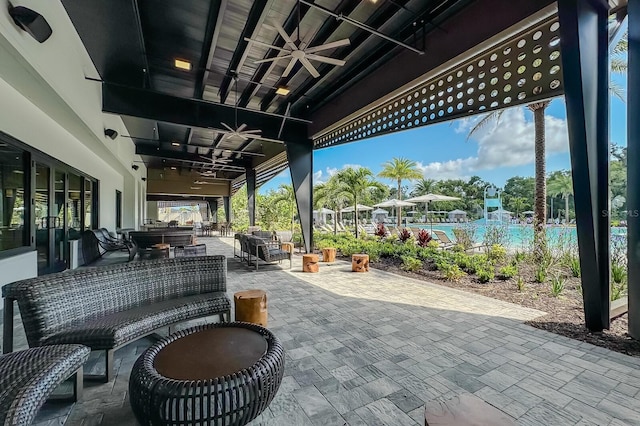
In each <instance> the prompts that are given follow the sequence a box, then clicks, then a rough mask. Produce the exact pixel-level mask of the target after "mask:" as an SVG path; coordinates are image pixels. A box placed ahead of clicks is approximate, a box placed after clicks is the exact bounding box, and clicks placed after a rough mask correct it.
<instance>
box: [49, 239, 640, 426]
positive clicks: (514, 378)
mask: <svg viewBox="0 0 640 426" xmlns="http://www.w3.org/2000/svg"><path fill="white" fill-rule="evenodd" d="M200 240H201V242H206V243H207V246H208V253H209V254H225V255H227V256H228V258H229V259H228V266H229V274H228V278H229V295H230V297H232V295H233V293H234V292H236V291H238V290H242V289H249V288H260V289H264V290H266V291H267V294H268V304H269V328H270V329H271V330H272V331H273V333H274V334H275V335H276V336H278V337H279V338H280V340H281V341H282V342H283V344H284V346H285V348H286V370H285V377H284V380H283V382H282V385H281V387H280V390H279V392H278V395H277V396H276V398H275V399H274V401H273V402H272V403H271V405H270V406H269V408H268V409H267V411H265V412H264V413H263V414H262V415H261V416H260V417H259V418H258V419H256V420H255V421H254V422H252V423H251V425H254V426H256V425H270V426H271V425H274V426H275V425H278V426H287V425H292V426H294V425H295V426H303V425H323V426H330V425H340V426H344V425H350V426H356V425H390V426H391V425H394V426H395V425H422V424H424V417H423V406H424V403H425V402H427V401H431V400H434V399H439V398H444V399H446V398H450V397H452V396H455V395H459V394H461V393H467V392H470V393H474V394H475V395H477V396H478V397H480V398H482V399H483V400H485V401H486V402H488V403H489V404H491V405H494V406H495V407H497V408H499V409H500V410H503V411H504V412H506V413H507V414H509V415H510V416H512V417H513V418H514V419H516V420H517V423H518V424H520V425H553V426H560V425H623V424H630V425H640V359H638V358H632V357H628V356H625V355H621V354H618V353H615V352H611V351H609V350H607V349H604V348H600V347H596V346H592V345H590V344H587V343H583V342H579V341H575V340H572V339H568V338H565V337H562V336H558V335H554V334H551V333H548V332H545V331H542V330H538V329H535V328H532V327H529V326H527V325H524V324H523V321H525V320H528V319H531V318H535V317H536V316H539V315H543V314H544V313H543V312H540V311H536V310H533V309H527V308H523V307H520V306H517V305H513V304H510V303H506V302H502V301H498V300H494V299H490V298H486V297H483V296H480V295H476V294H473V293H465V292H462V291H456V290H453V289H450V288H445V287H441V286H438V285H433V284H428V283H424V282H422V281H416V280H413V279H409V278H405V277H401V276H397V275H393V274H389V273H386V272H382V271H377V270H373V269H372V270H371V271H370V272H369V273H367V274H355V273H352V272H351V267H350V264H347V263H346V262H336V263H335V264H333V265H327V264H321V265H320V272H319V273H318V274H303V273H302V272H300V271H301V256H295V258H294V263H293V268H292V269H291V270H290V271H289V270H288V269H287V268H288V262H286V261H285V262H283V263H282V268H281V267H280V266H278V265H272V266H265V267H264V268H263V267H262V266H261V267H260V271H258V272H253V269H252V268H248V267H247V266H246V265H245V264H242V263H240V261H239V260H238V259H234V258H233V251H232V248H231V247H232V246H231V245H232V243H233V240H232V239H231V238H223V239H218V238H203V239H200ZM149 344H150V341H148V340H141V341H138V342H135V343H134V344H131V345H129V346H127V347H125V348H123V349H122V350H120V351H118V352H117V353H116V357H117V364H116V366H117V367H118V375H117V378H116V380H115V381H114V382H112V383H109V384H101V385H96V384H90V383H86V384H85V386H86V389H85V398H84V400H83V401H82V402H80V403H77V404H75V405H74V406H70V405H63V406H60V405H54V404H47V405H46V406H45V408H44V409H43V410H42V412H41V415H40V417H39V419H38V421H39V422H40V423H39V424H60V422H61V421H64V420H65V418H66V419H67V423H66V424H69V425H78V424H83V425H93V424H109V425H128V424H135V420H134V419H133V415H132V413H131V408H130V406H129V402H128V396H127V390H128V377H129V373H130V369H131V366H132V365H133V363H134V361H135V360H136V358H137V357H138V356H139V354H140V353H141V351H143V350H144V348H146V347H147V346H148V345H149ZM94 364H95V363H94ZM92 366H93V364H90V365H89V366H88V370H91V369H92V368H93V367H92ZM67 417H68V418H67Z"/></svg>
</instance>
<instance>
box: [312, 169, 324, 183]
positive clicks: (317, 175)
mask: <svg viewBox="0 0 640 426" xmlns="http://www.w3.org/2000/svg"><path fill="white" fill-rule="evenodd" d="M322 177H323V174H322V170H317V171H315V172H313V184H314V185H315V184H317V183H323V179H322Z"/></svg>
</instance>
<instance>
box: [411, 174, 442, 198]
mask: <svg viewBox="0 0 640 426" xmlns="http://www.w3.org/2000/svg"><path fill="white" fill-rule="evenodd" d="M435 184H436V181H435V180H433V179H424V178H423V179H420V180H419V181H418V182H417V183H416V184H415V186H414V187H413V191H412V192H411V194H412V195H414V196H417V195H424V194H429V193H431V192H433V191H434V187H435Z"/></svg>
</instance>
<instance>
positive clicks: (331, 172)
mask: <svg viewBox="0 0 640 426" xmlns="http://www.w3.org/2000/svg"><path fill="white" fill-rule="evenodd" d="M336 173H338V168H337V167H327V174H328V175H329V176H333V175H335V174H336Z"/></svg>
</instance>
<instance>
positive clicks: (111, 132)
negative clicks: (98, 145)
mask: <svg viewBox="0 0 640 426" xmlns="http://www.w3.org/2000/svg"><path fill="white" fill-rule="evenodd" d="M104 135H105V136H106V137H108V138H110V139H114V140H115V138H117V137H118V132H116V131H115V130H113V129H104Z"/></svg>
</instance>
